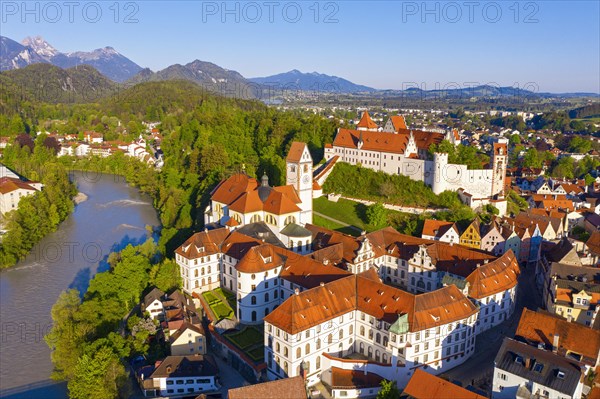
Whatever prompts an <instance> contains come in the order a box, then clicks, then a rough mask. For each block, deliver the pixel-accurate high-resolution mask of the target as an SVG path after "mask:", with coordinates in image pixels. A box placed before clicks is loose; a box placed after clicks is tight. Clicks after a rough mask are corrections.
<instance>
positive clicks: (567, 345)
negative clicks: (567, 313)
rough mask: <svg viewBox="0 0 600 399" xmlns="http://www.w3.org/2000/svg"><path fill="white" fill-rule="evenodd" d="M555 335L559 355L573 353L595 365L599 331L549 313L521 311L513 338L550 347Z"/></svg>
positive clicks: (599, 341)
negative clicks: (556, 336)
mask: <svg viewBox="0 0 600 399" xmlns="http://www.w3.org/2000/svg"><path fill="white" fill-rule="evenodd" d="M555 334H557V335H558V336H559V339H558V346H559V351H558V353H559V354H561V355H564V354H566V353H567V351H571V352H575V353H578V354H580V355H582V356H584V358H587V360H588V363H589V362H593V364H594V365H595V364H596V359H597V358H598V351H600V331H598V330H594V329H592V328H590V327H586V326H584V325H583V324H579V323H573V322H568V321H567V320H564V319H562V318H560V317H558V316H555V315H552V314H549V313H545V312H534V311H533V310H529V309H527V308H524V309H523V313H522V314H521V319H520V320H519V325H518V327H517V331H516V332H515V337H521V338H523V339H526V340H527V341H529V342H532V343H543V344H545V345H546V346H547V347H552V344H553V341H554V335H555Z"/></svg>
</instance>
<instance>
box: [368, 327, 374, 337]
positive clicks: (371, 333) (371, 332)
mask: <svg viewBox="0 0 600 399" xmlns="http://www.w3.org/2000/svg"><path fill="white" fill-rule="evenodd" d="M369 339H373V329H372V328H370V329H369Z"/></svg>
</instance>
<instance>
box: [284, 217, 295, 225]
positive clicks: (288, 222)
mask: <svg viewBox="0 0 600 399" xmlns="http://www.w3.org/2000/svg"><path fill="white" fill-rule="evenodd" d="M290 223H296V217H295V216H288V217H286V218H285V225H286V226H287V225H288V224H290Z"/></svg>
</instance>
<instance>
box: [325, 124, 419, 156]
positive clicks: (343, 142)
mask: <svg viewBox="0 0 600 399" xmlns="http://www.w3.org/2000/svg"><path fill="white" fill-rule="evenodd" d="M361 134H362V137H363V146H362V149H363V150H367V151H379V152H388V153H397V154H404V150H405V149H406V144H407V143H408V135H405V134H390V133H385V132H369V131H360V130H351V129H338V132H337V134H336V135H335V138H334V139H333V145H334V146H336V147H345V148H358V141H359V139H360V137H361Z"/></svg>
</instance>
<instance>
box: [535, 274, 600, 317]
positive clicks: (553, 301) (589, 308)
mask: <svg viewBox="0 0 600 399" xmlns="http://www.w3.org/2000/svg"><path fill="white" fill-rule="evenodd" d="M549 276H550V279H549V281H547V282H546V284H545V285H544V300H545V302H546V309H548V310H549V311H550V312H553V313H556V314H557V315H559V316H561V317H564V318H565V319H567V320H568V321H574V322H577V323H580V324H583V325H585V326H593V325H594V322H595V321H596V319H597V318H598V311H599V310H600V305H599V304H600V270H599V269H598V268H595V267H585V266H572V265H566V264H561V263H552V265H551V267H550V272H549Z"/></svg>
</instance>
